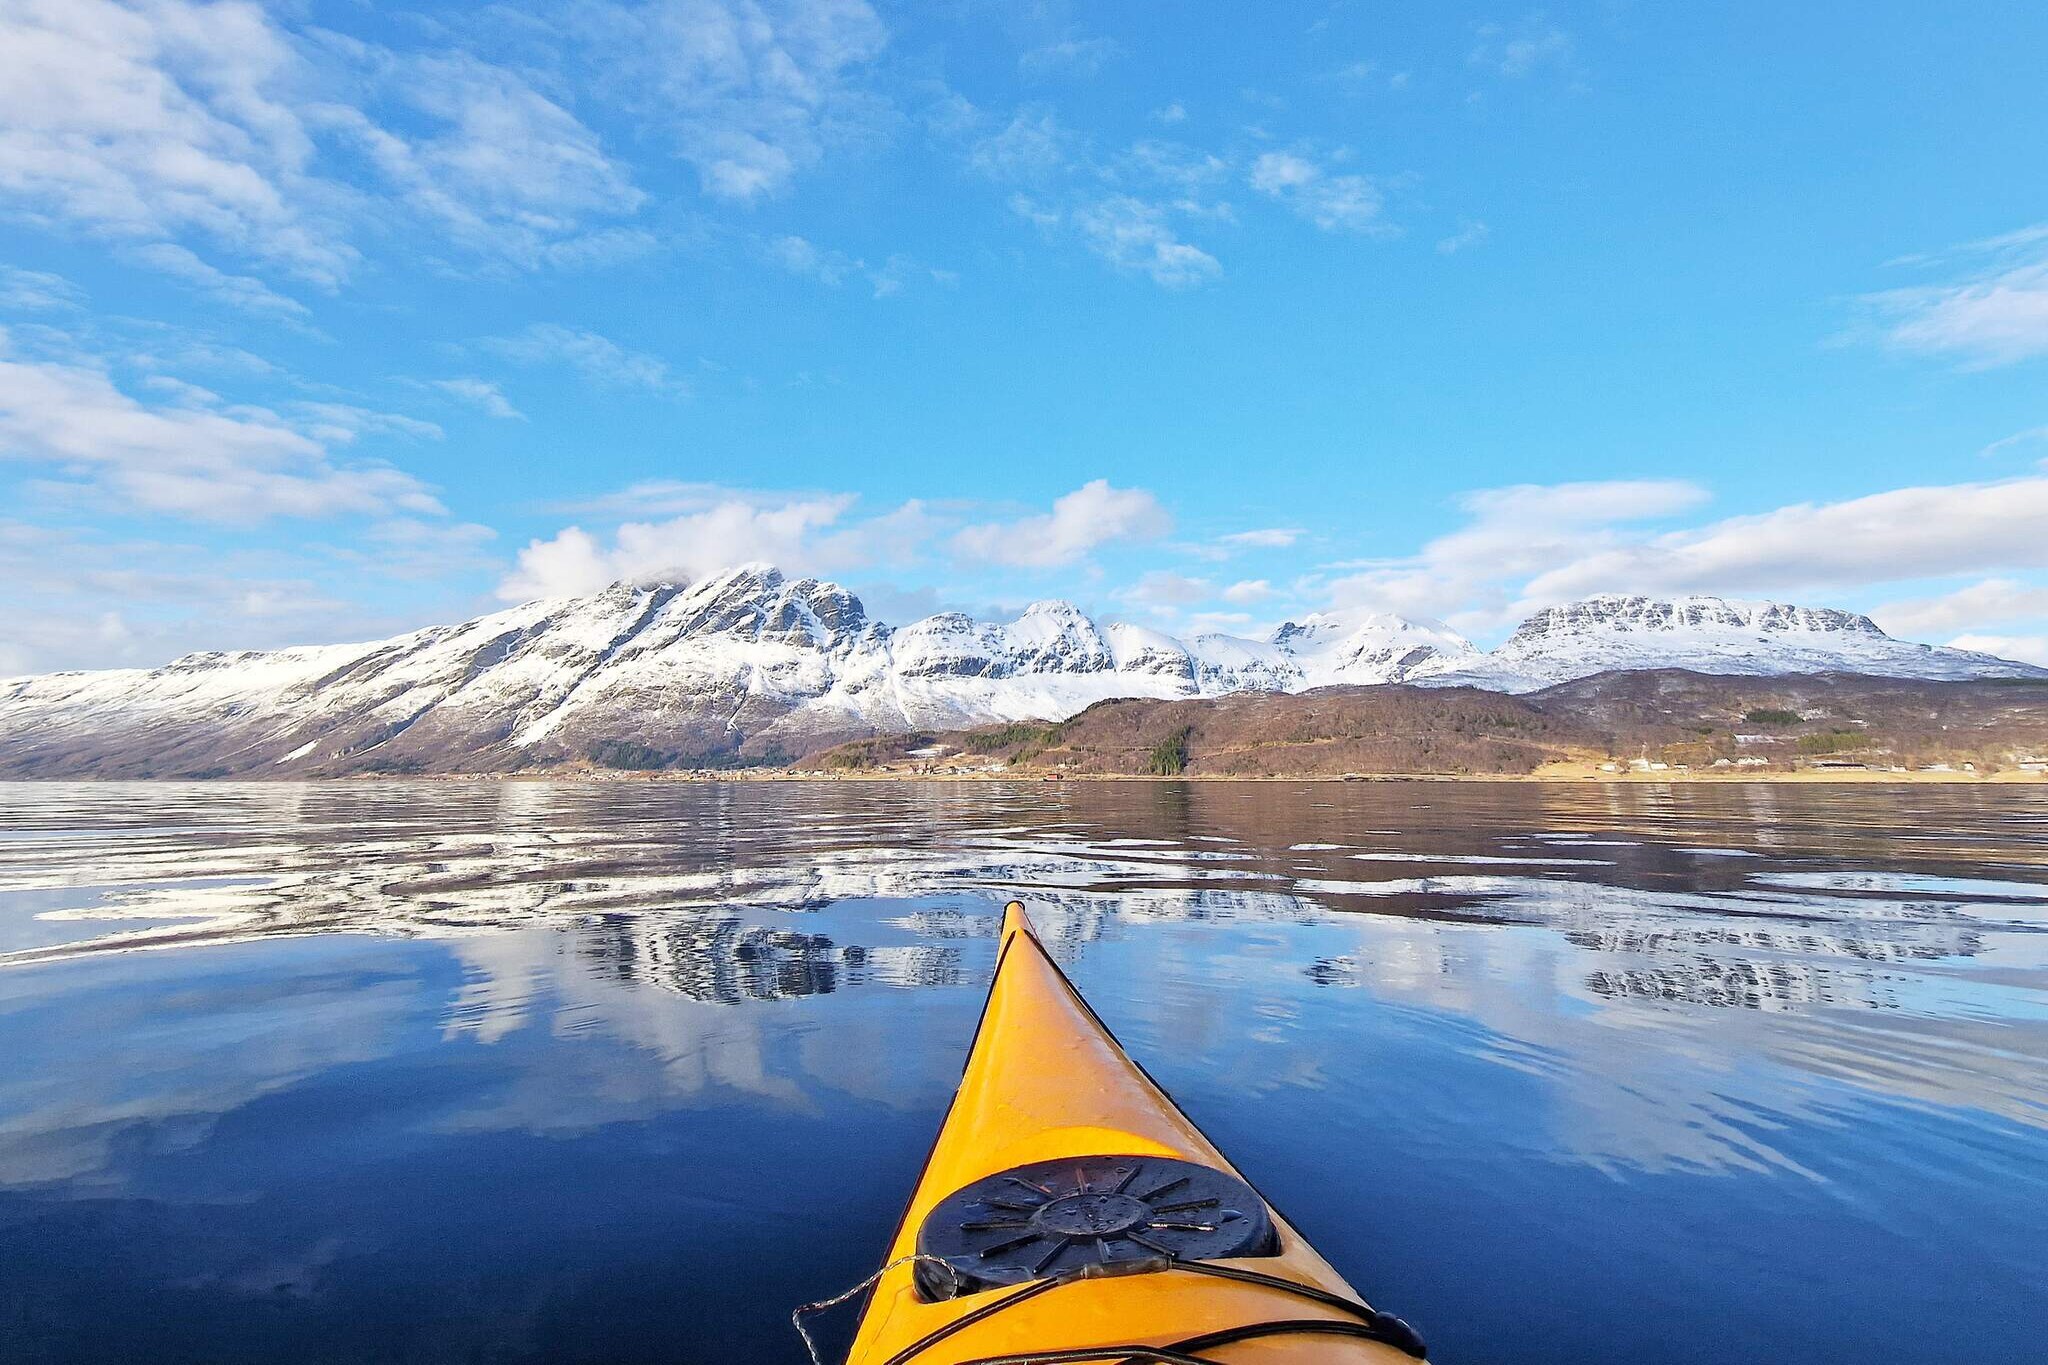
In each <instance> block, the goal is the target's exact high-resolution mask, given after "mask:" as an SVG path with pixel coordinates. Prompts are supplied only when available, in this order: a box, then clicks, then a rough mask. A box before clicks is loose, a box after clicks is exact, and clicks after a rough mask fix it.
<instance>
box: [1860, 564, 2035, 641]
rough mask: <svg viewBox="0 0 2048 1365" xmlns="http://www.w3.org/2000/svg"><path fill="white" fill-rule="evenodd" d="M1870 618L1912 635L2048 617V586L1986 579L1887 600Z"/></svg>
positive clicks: (1893, 629) (2008, 623)
mask: <svg viewBox="0 0 2048 1365" xmlns="http://www.w3.org/2000/svg"><path fill="white" fill-rule="evenodd" d="M1870 618H1871V619H1872V620H1874V621H1876V622H1877V623H1878V624H1879V625H1880V626H1883V627H1884V628H1885V629H1886V630H1888V631H1890V632H1891V633H1892V634H1894V635H1911V636H1927V635H1940V634H1946V633H1950V632H1954V631H1959V630H1968V629H1974V628H1979V627H1983V626H1997V625H2010V624H2012V623H2014V622H2032V621H2041V620H2048V587H2042V586H2039V585H2037V584H2032V583H2022V582H2020V581H2018V580H2017V579H2012V578H1987V579H1984V580H1983V581H1982V582H1978V583H1972V584H1970V585H1969V586H1968V587H1964V588H1958V589H1956V590H1955V591H1954V592H1948V593H1943V594H1942V595H1940V596H1939V597H1918V598H1908V599H1906V600H1903V601H1898V602H1887V603H1886V604H1885V605H1883V606H1881V607H1877V608H1875V609H1873V610H1872V611H1871V612H1870Z"/></svg>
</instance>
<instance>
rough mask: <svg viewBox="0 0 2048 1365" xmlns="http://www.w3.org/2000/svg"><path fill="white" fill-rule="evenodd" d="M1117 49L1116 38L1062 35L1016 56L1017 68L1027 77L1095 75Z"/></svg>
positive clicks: (1114, 54)
mask: <svg viewBox="0 0 2048 1365" xmlns="http://www.w3.org/2000/svg"><path fill="white" fill-rule="evenodd" d="M1117 51H1118V49H1117V45H1116V42H1115V40H1113V39H1110V38H1078V37H1067V38H1060V39H1058V40H1056V41H1054V42H1050V43H1046V44H1044V45H1043V46H1040V47H1034V48H1032V49H1031V50H1030V51H1028V52H1026V53H1024V55H1022V56H1021V57H1019V58H1018V59H1017V69H1018V70H1019V71H1020V72H1022V73H1023V74H1024V75H1025V76H1027V77H1031V78H1036V79H1041V80H1042V79H1045V78H1047V77H1050V76H1092V75H1094V74H1095V73H1096V72H1098V71H1100V70H1102V66H1103V63H1105V62H1107V61H1109V59H1110V58H1112V57H1114V56H1116V55H1117Z"/></svg>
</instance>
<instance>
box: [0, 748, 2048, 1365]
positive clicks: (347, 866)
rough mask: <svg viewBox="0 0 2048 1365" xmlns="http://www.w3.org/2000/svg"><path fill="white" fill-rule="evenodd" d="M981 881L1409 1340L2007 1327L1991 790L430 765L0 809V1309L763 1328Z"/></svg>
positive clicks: (215, 1343) (357, 1352) (661, 1329)
mask: <svg viewBox="0 0 2048 1365" xmlns="http://www.w3.org/2000/svg"><path fill="white" fill-rule="evenodd" d="M1011 895H1017V896H1020V897H1022V898H1023V899H1025V900H1026V901H1028V902H1029V903H1030V904H1031V905H1032V906H1033V911H1034V916H1035V918H1036V919H1037V921H1038V923H1039V925H1040V927H1041V929H1042V931H1043V932H1044V933H1045V935H1046V937H1047V938H1048V940H1049V941H1050V942H1051V944H1052V946H1053V948H1054V951H1055V952H1056V953H1057V954H1058V955H1059V956H1060V957H1061V958H1062V960H1063V961H1064V962H1065V963H1066V964H1067V965H1068V966H1069V967H1070V968H1071V969H1072V971H1073V972H1074V974H1075V975H1076V977H1077V979H1078V980H1079V981H1080V983H1081V985H1082V987H1083V988H1084V989H1085V990H1086V991H1087V992H1088V994H1089V996H1090V999H1091V1000H1092V1001H1093V1002H1094V1003H1095V1004H1096V1005H1097V1006H1098V1008H1099V1009H1100V1010H1101V1012H1102V1013H1103V1014H1104V1016H1105V1017H1106V1018H1107V1019H1108V1020H1109V1021H1110V1023H1111V1024H1112V1026H1114V1027H1115V1028H1117V1030H1118V1031H1119V1033H1120V1034H1121V1035H1122V1036H1123V1037H1124V1039H1125V1041H1126V1042H1127V1044H1128V1045H1129V1046H1130V1047H1131V1048H1132V1050H1133V1051H1134V1052H1136V1053H1137V1054H1138V1055H1140V1056H1141V1057H1142V1058H1143V1059H1144V1060H1145V1062H1146V1064H1147V1065H1148V1067H1150V1068H1151V1069H1152V1070H1153V1071H1154V1072H1155V1074H1158V1075H1159V1076H1160V1077H1161V1079H1162V1080H1164V1081H1165V1082H1166V1083H1167V1084H1168V1086H1169V1088H1171V1089H1173V1090H1174V1092H1175V1094H1176V1095H1177V1096H1179V1097H1180V1098H1181V1099H1182V1101H1183V1102H1184V1103H1185V1104H1187V1106H1188V1107H1189V1108H1190V1109H1191V1110H1192V1111H1193V1112H1194V1113H1195V1115H1196V1117H1197V1119H1198V1120H1199V1121H1201V1122H1202V1123H1204V1125H1205V1126H1207V1127H1208V1128H1210V1130H1211V1131H1212V1134H1213V1135H1214V1136H1215V1137H1217V1139H1218V1140H1219V1142H1220V1143H1221V1144H1222V1145H1223V1146H1224V1147H1225V1149H1226V1150H1228V1151H1230V1152H1231V1153H1232V1155H1233V1156H1234V1157H1236V1158H1238V1159H1239V1161H1240V1164H1242V1165H1243V1166H1244V1167H1245V1168H1246V1169H1247V1170H1248V1172H1250V1173H1251V1174H1252V1175H1253V1176H1254V1178H1255V1179H1256V1180H1258V1181H1259V1183H1260V1184H1261V1185H1262V1186H1264V1187H1266V1188H1267V1189H1268V1192H1269V1193H1270V1194H1272V1195H1273V1196H1274V1197H1275V1200H1276V1202H1277V1203H1279V1204H1281V1205H1282V1206H1283V1207H1287V1208H1289V1209H1292V1210H1303V1209H1306V1210H1308V1211H1309V1213H1310V1215H1311V1216H1309V1217H1307V1218H1299V1219H1297V1221H1298V1222H1301V1223H1303V1224H1304V1226H1305V1231H1306V1232H1307V1233H1308V1234H1309V1235H1310V1236H1311V1238H1312V1239H1313V1240H1315V1241H1316V1243H1317V1244H1318V1246H1319V1248H1320V1249H1321V1250H1323V1251H1324V1252H1325V1254H1326V1255H1328V1256H1329V1257H1330V1258H1331V1259H1332V1260H1334V1261H1335V1262H1336V1263H1337V1264H1339V1265H1340V1266H1342V1267H1343V1268H1344V1269H1345V1270H1347V1271H1348V1272H1349V1273H1351V1274H1352V1275H1353V1277H1354V1278H1355V1279H1356V1280H1357V1282H1358V1283H1359V1285H1360V1287H1361V1289H1363V1290H1365V1291H1366V1292H1367V1293H1368V1294H1369V1295H1371V1296H1372V1297H1374V1298H1376V1299H1379V1300H1384V1301H1385V1302H1386V1303H1388V1304H1389V1305H1390V1306H1392V1307H1394V1308H1395V1309H1396V1310H1397V1311H1400V1312H1402V1313H1403V1314H1404V1315H1406V1316H1409V1317H1411V1318H1413V1319H1415V1320H1417V1321H1418V1322H1420V1323H1421V1324H1422V1325H1424V1326H1425V1327H1426V1328H1427V1329H1428V1330H1429V1334H1430V1336H1431V1339H1432V1343H1433V1344H1434V1345H1435V1346H1437V1348H1438V1351H1437V1354H1438V1355H1439V1356H1440V1357H1441V1358H1443V1359H1446V1360H1461V1361H1485V1360H1501V1361H1505V1360H1517V1361H1532V1360H1552V1359H1555V1360H1560V1361H1562V1360H1572V1361H1584V1360H1588V1359H1591V1360H1595V1361H1601V1360H1617V1361H1619V1360H1624V1359H1627V1360H1631V1361H1634V1360H1641V1359H1657V1360H1672V1361H1681V1360H1693V1359H1699V1360H1705V1359H1721V1358H1726V1356H1727V1355H1728V1354H1730V1353H1734V1354H1741V1353H1743V1352H1752V1353H1755V1354H1759V1355H1761V1354H1763V1353H1765V1352H1768V1353H1770V1354H1771V1355H1773V1356H1774V1357H1778V1358H1790V1359H1800V1360H1816V1361H1830V1360H1843V1361H1848V1360H1862V1359H1866V1358H1868V1357H1869V1356H1870V1355H1871V1354H1874V1353H1876V1352H1878V1351H1889V1350H1892V1349H1895V1346H1896V1343H1895V1342H1894V1340H1893V1338H1892V1336H1891V1333H1892V1332H1894V1331H1895V1330H1896V1329H1897V1324H1899V1323H1900V1322H1902V1321H1910V1320H1913V1319H1914V1318H1915V1317H1917V1318H1918V1319H1919V1320H1920V1321H1926V1322H1932V1321H1940V1322H1941V1323H1942V1324H1943V1326H1942V1340H1941V1345H1942V1347H1943V1349H1948V1348H1950V1347H1953V1348H1954V1349H1955V1351H1956V1354H1957V1357H1958V1358H1964V1357H1970V1358H1978V1359H1987V1360H1989V1359H2008V1358H2019V1357H2020V1356H2022V1355H2024V1354H2025V1352H2026V1350H2029V1349H2032V1348H2031V1346H2029V1345H2026V1344H2024V1343H2030V1342H2034V1341H2036V1339H2037V1337H2038V1329H2039V1327H2040V1324H2041V1323H2043V1322H2048V1289H2044V1288H2043V1286H2042V1283H2041V1279H2040V1277H2039V1275H2038V1273H2037V1271H2036V1269H2035V1257H2036V1251H2035V1248H2036V1247H2037V1246H2038V1245H2039V1244H2040V1242H2041V1239H2042V1237H2043V1235H2044V1234H2048V1200H2042V1199H2038V1198H2035V1199H2019V1198H2016V1197H2015V1196H2014V1192H2015V1191H2018V1190H2024V1189H2028V1188H2033V1189H2037V1190H2038V1188H2039V1172H2040V1171H2041V1170H2042V1169H2043V1166H2044V1158H2048V1100H2044V1096H2048V937H2044V934H2048V801H2044V800H2043V799H2042V796H2041V795H2039V794H2037V793H2036V792H2034V791H2032V790H2030V789H2021V788H2012V787H2006V788H1979V787H1912V788H1900V789H1884V788H1876V787H1864V786H1854V787H1839V788H1826V787H1797V788H1795V787H1786V786H1764V785H1758V786H1734V785H1729V786H1711V787H1708V786H1694V787H1686V786H1676V787H1671V788H1657V787H1650V786H1591V785H1586V786H1547V785H1543V786H1539V785H1514V784H1503V785H1491V784H1303V785H1299V786H1296V785H1288V784H1244V785H1237V784H1188V785H1182V784H1152V783H1132V784H1115V785H1111V784H1088V785H1075V786H1072V787H1060V786H1053V785H1051V784H1028V785H1016V786H1008V785H998V784H915V783H873V784H856V783H830V784H773V785H770V784H752V783H730V784H642V783H560V784H555V783H539V782H478V783H345V784H327V785H319V784H314V785H301V784H249V785H233V784H212V785H207V784H197V785H157V786H148V785H143V786H118V785H89V784H81V785H70V784H42V785H0V1048H4V1049H5V1050H6V1055H8V1056H9V1057H10V1059H11V1065H10V1068H8V1069H7V1070H5V1071H0V1323H16V1324H21V1325H22V1331H21V1332H19V1333H15V1334H14V1336H15V1339H16V1340H17V1341H26V1342H29V1343H31V1348H30V1349H28V1350H27V1351H26V1352H25V1353H24V1354H23V1355H22V1356H21V1358H23V1359H38V1360H41V1359H48V1360H68V1359H80V1360H102V1359H104V1360H117V1359H126V1358H130V1357H131V1356H133V1355H134V1354H135V1353H137V1352H138V1351H142V1350H144V1349H147V1350H150V1351H154V1352H157V1353H158V1354H160V1355H162V1357H163V1358H166V1359H178V1358H192V1359H214V1358H235V1359H249V1360H299V1359H312V1358H318V1359H333V1360H384V1359H407V1360H472V1359H478V1358H489V1359H493V1360H505V1361H523V1360H571V1359H583V1358H593V1359H594V1358H604V1359H608V1360H614V1361H626V1360H642V1359H645V1360H657V1359H659V1360H669V1359H695V1358H699V1357H700V1356H703V1357H707V1358H708V1356H710V1355H716V1354H722V1356H723V1357H724V1358H745V1359H750V1360H762V1361H778V1360H795V1359H800V1358H801V1357H800V1355H799V1354H798V1353H796V1352H794V1351H793V1350H792V1349H791V1348H792V1346H793V1344H794V1342H793V1338H787V1339H786V1337H785V1333H786V1317H785V1314H786V1310H787V1307H788V1305H789V1304H791V1303H794V1302H797V1301H801V1300H803V1299H807V1298H813V1297H817V1296H819V1295H820V1294H822V1293H826V1292H829V1291H831V1290H833V1289H836V1288H838V1287H840V1286H841V1285H842V1284H844V1283H847V1282H851V1281H852V1280H855V1279H858V1278H859V1277H860V1275H861V1274H862V1273H864V1272H865V1270H866V1269H867V1268H870V1267H871V1264H872V1261H873V1257H874V1256H875V1255H876V1253H877V1252H878V1251H879V1249H880V1247H881V1246H882V1245H883V1243H884V1242H885V1241H886V1238H887V1235H888V1233H889V1231H890V1230H891V1229H890V1224H891V1221H892V1218H893V1214H894V1212H895V1211H896V1208H897V1207H898V1205H899V1204H900V1200H901V1198H902V1196H903V1193H904V1191H905V1190H906V1189H907V1188H908V1185H909V1182H910V1181H911V1179H912V1178H913V1176H914V1174H915V1170H916V1167H917V1163H918V1161H919V1159H920V1158H921V1154H922V1147H923V1145H924V1143H926V1142H927V1141H928V1140H929V1135H930V1132H931V1131H932V1129H933V1127H934V1126H935V1125H936V1122H937V1117H938V1114H939V1112H940V1110H941V1109H942V1108H943V1105H944V1102H945V1098H946V1095H947V1093H948V1091H949V1088H950V1086H951V1083H952V1080H953V1079H954V1078H955V1077H956V1076H957V1074H958V1067H959V1063H960V1059H961V1055H962V1050H963V1049H964V1047H965V1043H966V1039H967V1036H968V1034H969V1032H971V1029H972V1024H973V1017H974V1012H975V1009H976V1007H977V1006H978V1003H979V991H980V990H981V988H982V986H983V985H984V984H985V982H986V980H987V976H988V973H989V971H990V969H991V967H992V963H993V946H994V944H993V936H994V933H995V928H996V912H997V908H998V907H999V906H1000V904H1001V902H1002V901H1003V900H1004V899H1007V898H1008V897H1009V896H1011ZM679 1315H680V1317H681V1318H682V1319H687V1321H688V1322H689V1323H690V1324H692V1326H691V1328H690V1331H689V1333H688V1335H687V1339H686V1340H684V1339H679V1337H678V1335H677V1334H678V1330H679V1329H678V1327H677V1323H678V1321H679ZM316 1344H317V1349H316ZM228 1346H232V1349H226V1347H228ZM1965 1347H1967V1348H1968V1349H1967V1350H1966V1349H1964V1348H1965ZM9 1349H10V1348H8V1347H7V1346H5V1345H4V1344H0V1359H4V1358H12V1357H9V1356H8V1350H9Z"/></svg>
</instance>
